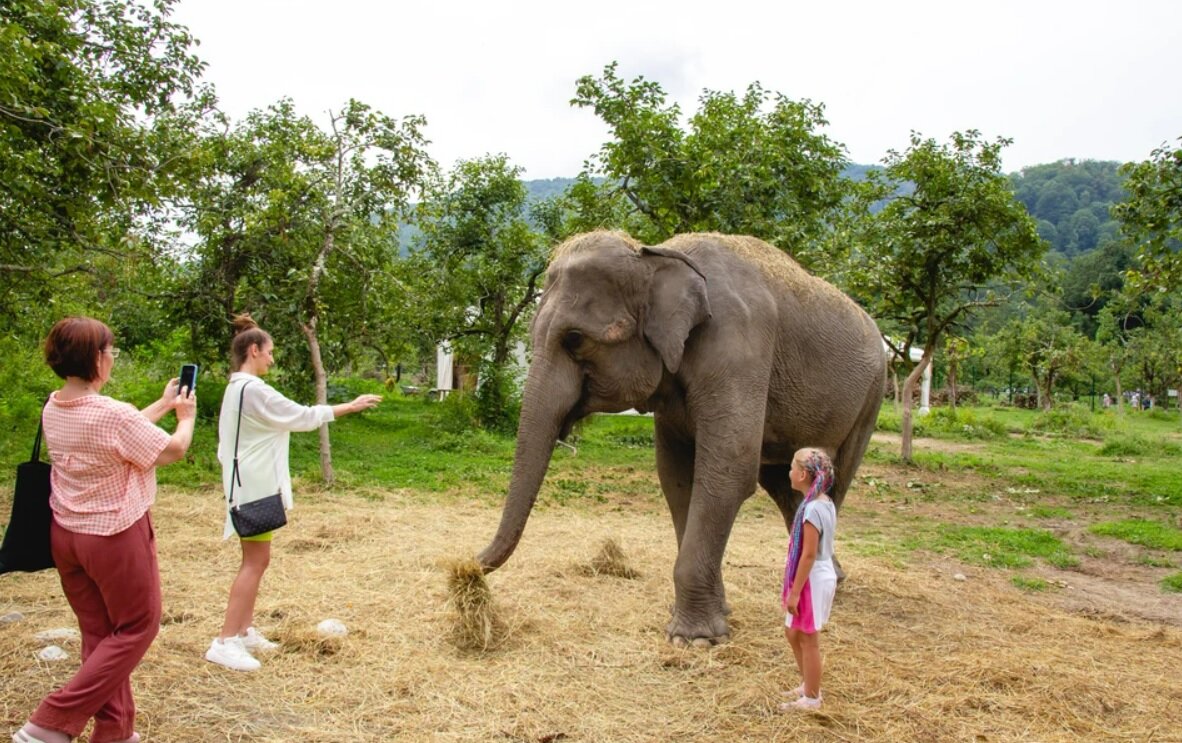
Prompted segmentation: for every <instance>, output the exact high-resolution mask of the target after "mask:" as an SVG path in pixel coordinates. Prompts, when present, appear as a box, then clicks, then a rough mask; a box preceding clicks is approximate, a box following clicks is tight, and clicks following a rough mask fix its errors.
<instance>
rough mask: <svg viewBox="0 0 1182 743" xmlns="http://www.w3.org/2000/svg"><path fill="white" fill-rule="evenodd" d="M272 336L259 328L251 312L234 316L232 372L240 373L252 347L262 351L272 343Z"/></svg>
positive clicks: (231, 349) (231, 353) (231, 354)
mask: <svg viewBox="0 0 1182 743" xmlns="http://www.w3.org/2000/svg"><path fill="white" fill-rule="evenodd" d="M271 342H272V341H271V336H270V334H269V333H267V331H265V330H263V329H262V328H260V327H259V324H258V323H257V322H255V321H254V318H253V317H251V316H250V313H249V312H243V313H242V314H240V315H235V316H234V340H232V341H230V370H231V371H238V370H239V369H241V368H242V365H243V364H245V363H246V355H247V353H248V352H249V351H250V347H251V346H258V347H259V348H260V349H261V348H262V347H263V346H265V345H266V344H267V343H271Z"/></svg>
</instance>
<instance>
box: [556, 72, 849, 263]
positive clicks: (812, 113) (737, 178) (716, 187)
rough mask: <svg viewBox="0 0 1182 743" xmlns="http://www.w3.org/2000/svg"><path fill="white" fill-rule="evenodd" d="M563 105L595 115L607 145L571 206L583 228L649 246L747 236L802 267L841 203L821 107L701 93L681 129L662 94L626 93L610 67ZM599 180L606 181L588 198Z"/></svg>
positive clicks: (842, 187) (634, 89) (633, 87)
mask: <svg viewBox="0 0 1182 743" xmlns="http://www.w3.org/2000/svg"><path fill="white" fill-rule="evenodd" d="M571 103H572V105H575V106H579V107H584V108H591V109H593V110H594V111H595V113H596V115H598V116H599V117H600V118H601V119H603V121H604V122H605V123H606V124H607V125H608V128H609V129H610V131H611V133H612V136H613V139H612V140H611V141H609V142H607V143H605V144H604V145H603V147H602V148H601V149H600V151H599V153H598V154H597V155H594V156H593V157H592V158H591V159H590V160H589V161H588V163H587V165H586V167H585V170H584V173H583V175H582V177H581V181H580V188H579V189H578V190H577V191H576V192H575V194H574V197H575V200H576V202H577V204H578V205H579V207H580V208H581V209H583V210H585V211H583V212H582V213H583V214H584V215H586V217H587V218H586V219H584V221H583V224H582V225H581V226H583V227H590V226H609V227H620V228H624V229H626V230H627V231H629V232H631V233H632V234H634V235H635V236H636V237H637V238H638V239H640V240H642V241H644V242H649V243H656V242H661V241H662V240H665V239H667V238H669V237H671V236H672V235H674V234H677V233H680V232H694V231H709V230H714V231H719V232H729V233H741V234H749V235H754V236H756V237H759V238H762V239H764V240H767V241H769V242H771V243H773V244H775V245H779V246H780V247H781V248H783V249H785V250H788V251H789V252H791V253H793V254H796V255H798V256H799V254H801V253H802V252H806V248H809V247H812V246H813V244H814V243H815V242H816V241H817V240H818V238H820V237H821V236H822V235H824V234H825V232H826V229H827V226H828V223H829V220H830V219H831V218H832V217H833V215H834V214H835V212H836V211H837V210H838V209H839V207H840V206H841V203H842V199H843V197H844V196H845V195H846V193H847V187H848V186H847V182H846V181H844V180H843V179H842V178H841V174H842V170H843V168H844V167H845V165H846V158H845V150H844V148H843V147H842V146H841V145H839V144H837V143H835V142H833V141H832V140H830V139H829V138H828V137H827V136H825V135H824V134H821V133H820V132H819V131H818V130H819V129H820V128H822V127H823V126H825V125H826V123H827V122H826V121H825V118H824V115H823V114H824V108H823V106H821V105H820V104H814V103H812V102H810V101H807V100H805V101H793V100H790V99H789V98H787V97H786V96H784V95H781V94H779V93H772V92H770V91H766V90H764V89H763V87H761V86H760V84H759V83H757V82H756V83H752V84H751V85H750V86H749V87H748V88H747V91H746V93H745V94H743V95H742V96H739V95H736V94H734V93H730V92H718V91H710V90H705V91H703V93H702V96H701V98H700V104H701V106H700V109H699V110H698V112H697V113H696V114H694V115H693V116H692V117H690V118H689V120H688V126H687V127H686V128H685V129H683V128H682V124H681V110H680V107H679V106H678V105H677V104H675V103H672V104H671V103H667V102H666V96H665V92H664V91H663V90H662V89H661V86H660V85H659V84H657V83H656V82H653V81H649V80H645V79H644V78H643V77H638V78H636V79H635V80H633V81H632V82H631V83H627V82H625V81H624V80H622V79H621V78H619V77H618V76H617V74H616V63H614V62H613V63H612V64H610V65H608V66H607V67H606V68H604V71H603V75H602V77H600V78H595V77H592V76H590V75H588V76H585V77H583V78H581V79H580V80H579V81H578V84H577V87H576V94H575V97H574V99H573V100H572V101H571ZM595 176H600V177H602V178H604V179H605V180H604V182H603V183H602V185H599V186H596V187H595V188H594V189H592V188H591V187H590V186H591V185H592V184H593V183H594V182H593V180H592V179H593V177H595ZM588 222H590V224H588Z"/></svg>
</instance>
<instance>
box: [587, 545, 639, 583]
mask: <svg viewBox="0 0 1182 743" xmlns="http://www.w3.org/2000/svg"><path fill="white" fill-rule="evenodd" d="M578 570H579V573H581V574H582V575H611V576H615V577H617V578H629V579H631V578H637V577H639V576H640V573H639V572H637V571H636V570H635V569H633V567H632V565H631V564H629V562H628V558H627V557H625V556H624V550H622V549H620V545H619V544H618V543H617V542H616V540H614V539H612V538H610V537H609V538H607V539H605V540H603V543H602V544H600V546H599V553H598V554H596V555H595V557H593V558H591V562H589V563H585V564H583V565H580V566H579V568H578Z"/></svg>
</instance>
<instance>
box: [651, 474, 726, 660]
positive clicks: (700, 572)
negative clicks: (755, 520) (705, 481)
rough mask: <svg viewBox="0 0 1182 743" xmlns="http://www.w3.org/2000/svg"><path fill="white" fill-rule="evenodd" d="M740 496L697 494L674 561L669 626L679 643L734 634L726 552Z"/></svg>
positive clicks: (700, 643)
mask: <svg viewBox="0 0 1182 743" xmlns="http://www.w3.org/2000/svg"><path fill="white" fill-rule="evenodd" d="M741 502H742V499H741V498H735V499H733V500H732V499H729V498H727V499H715V498H710V497H705V498H700V497H695V498H693V500H692V502H691V505H690V513H689V518H688V519H687V523H686V530H685V536H684V538H683V539H682V543H681V548H680V549H679V550H678V552H677V562H676V564H675V565H674V567H673V586H674V591H675V594H676V599H675V602H674V605H673V616H672V618H671V619H670V621H669V625H668V627H667V629H666V636H667V637H668V639H669V641H670V642H671V643H673V644H674V645H676V646H678V647H686V646H689V645H692V646H694V647H709V646H711V645H716V644H718V643H721V642H726V641H727V640H729V639H730V626H729V624H728V623H727V619H726V618H727V615H728V614H729V613H730V608H729V607H728V606H727V603H726V591H725V589H724V586H723V582H722V556H723V553H724V552H725V551H726V542H727V539H728V538H729V536H730V531H731V527H732V526H733V524H734V520H735V515H736V514H737V513H738V506H739V504H740V503H741Z"/></svg>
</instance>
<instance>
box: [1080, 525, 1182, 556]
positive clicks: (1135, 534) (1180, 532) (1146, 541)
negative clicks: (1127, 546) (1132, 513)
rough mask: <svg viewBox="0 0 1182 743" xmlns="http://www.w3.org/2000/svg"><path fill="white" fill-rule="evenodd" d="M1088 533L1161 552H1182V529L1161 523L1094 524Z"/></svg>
mask: <svg viewBox="0 0 1182 743" xmlns="http://www.w3.org/2000/svg"><path fill="white" fill-rule="evenodd" d="M1088 531H1090V532H1092V533H1093V534H1099V535H1101V536H1106V537H1116V538H1117V539H1120V540H1122V541H1125V542H1130V543H1132V544H1139V545H1141V546H1142V547H1150V548H1152V549H1159V550H1174V551H1182V529H1178V528H1177V527H1174V526H1170V525H1169V524H1165V523H1162V522H1160V521H1145V520H1142V519H1124V520H1122V521H1106V522H1104V523H1100V524H1093V525H1091V526H1090V527H1088Z"/></svg>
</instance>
